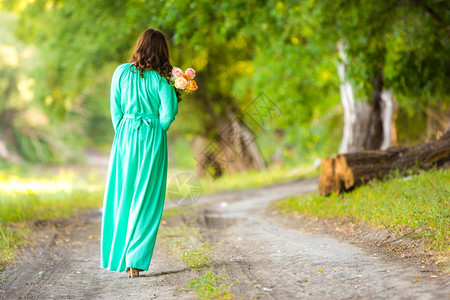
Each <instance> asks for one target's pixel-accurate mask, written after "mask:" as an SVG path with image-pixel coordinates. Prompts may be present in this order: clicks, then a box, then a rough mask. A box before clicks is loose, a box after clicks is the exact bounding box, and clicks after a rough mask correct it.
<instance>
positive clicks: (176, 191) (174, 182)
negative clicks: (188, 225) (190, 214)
mask: <svg viewBox="0 0 450 300" xmlns="http://www.w3.org/2000/svg"><path fill="white" fill-rule="evenodd" d="M201 195H202V185H201V183H200V181H199V180H198V178H197V177H196V176H195V175H194V174H192V173H189V172H183V173H179V174H177V175H175V176H174V177H173V178H172V179H171V180H170V182H169V185H168V187H167V197H168V198H169V199H170V200H171V201H172V202H173V203H174V204H175V205H177V206H181V207H188V206H192V205H194V204H195V203H197V201H198V199H200V196H201Z"/></svg>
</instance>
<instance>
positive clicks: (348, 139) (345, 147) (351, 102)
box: [336, 42, 356, 153]
mask: <svg viewBox="0 0 450 300" xmlns="http://www.w3.org/2000/svg"><path fill="white" fill-rule="evenodd" d="M337 48H338V51H339V58H340V59H341V61H342V62H338V63H337V64H336V65H337V71H338V76H339V80H340V82H341V84H340V85H339V91H340V94H341V103H342V108H343V109H344V130H343V135H342V141H341V145H340V147H339V153H347V152H349V151H350V148H351V143H352V141H353V139H354V138H353V130H352V128H353V124H354V123H355V121H356V114H355V99H354V97H353V89H352V86H351V84H350V82H348V81H347V79H346V78H345V65H346V64H347V55H346V53H345V50H344V45H343V43H342V42H339V43H338V44H337Z"/></svg>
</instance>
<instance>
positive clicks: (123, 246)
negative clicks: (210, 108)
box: [101, 63, 178, 272]
mask: <svg viewBox="0 0 450 300" xmlns="http://www.w3.org/2000/svg"><path fill="white" fill-rule="evenodd" d="M177 113H178V102H177V98H176V95H175V89H174V87H173V86H171V85H170V84H168V83H167V80H166V79H164V78H162V77H161V76H160V75H159V74H158V72H156V71H148V70H146V71H144V78H141V77H140V74H139V71H136V69H135V68H134V66H132V65H131V64H130V63H126V64H122V65H120V66H118V67H117V69H116V70H115V72H114V75H113V77H112V83H111V118H112V123H113V127H114V131H115V136H114V140H113V144H112V148H111V156H110V159H109V166H108V175H107V180H106V187H105V194H104V200H103V219H102V235H101V267H102V268H107V269H109V270H111V271H119V272H120V271H125V270H126V268H128V267H132V268H137V269H141V270H145V271H146V270H148V267H149V265H150V260H151V257H152V254H153V249H154V247H155V240H156V235H157V232H158V227H159V223H160V221H161V214H162V211H163V207H164V198H165V194H166V182H167V133H166V132H167V130H168V129H169V126H170V124H171V123H172V122H173V120H174V119H175V115H176V114H177Z"/></svg>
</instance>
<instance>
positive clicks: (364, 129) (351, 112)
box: [337, 42, 397, 154]
mask: <svg viewBox="0 0 450 300" xmlns="http://www.w3.org/2000/svg"><path fill="white" fill-rule="evenodd" d="M337 48H338V53H339V57H340V59H341V61H340V62H338V63H337V70H338V75H339V80H340V82H341V84H340V86H339V89H340V95H341V103H342V108H343V110H344V129H343V136H342V141H341V145H340V147H339V153H341V154H343V153H352V152H355V151H359V150H362V149H366V150H377V149H387V148H388V147H390V146H392V145H395V144H396V143H397V132H396V128H395V118H396V116H397V113H396V111H397V104H396V102H395V100H394V96H393V93H392V91H386V90H383V77H382V75H383V74H382V69H381V68H380V69H379V70H378V73H377V76H376V77H375V78H374V79H373V81H372V86H373V89H374V90H373V94H372V98H371V101H370V105H369V104H368V103H367V102H365V101H362V100H359V101H357V100H355V98H354V91H353V88H352V85H351V84H350V82H349V81H348V80H347V78H346V71H345V69H346V65H347V64H348V61H347V55H346V53H345V46H344V45H343V43H342V42H339V43H338V44H337Z"/></svg>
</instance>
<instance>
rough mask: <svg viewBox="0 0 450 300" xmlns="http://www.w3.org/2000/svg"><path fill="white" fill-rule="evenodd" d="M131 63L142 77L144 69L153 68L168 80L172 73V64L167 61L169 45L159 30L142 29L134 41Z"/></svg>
mask: <svg viewBox="0 0 450 300" xmlns="http://www.w3.org/2000/svg"><path fill="white" fill-rule="evenodd" d="M130 62H131V64H132V65H133V66H134V67H135V68H136V69H137V70H139V74H140V75H141V77H142V78H144V70H155V71H157V72H158V74H159V75H161V77H162V78H166V80H167V82H169V81H170V76H171V75H172V68H173V67H172V65H171V64H170V61H169V47H167V41H166V38H165V37H164V35H163V34H162V32H161V31H159V30H156V29H153V28H149V29H147V30H146V31H144V32H143V33H142V34H141V36H140V37H139V39H138V40H137V42H136V46H135V47H134V52H133V55H132V56H131V59H130Z"/></svg>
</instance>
